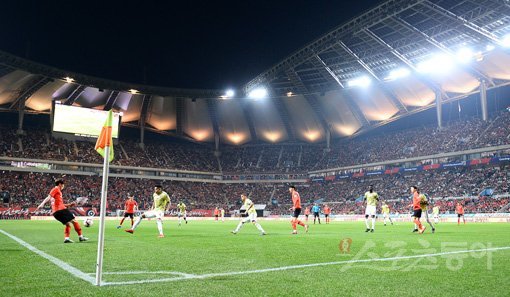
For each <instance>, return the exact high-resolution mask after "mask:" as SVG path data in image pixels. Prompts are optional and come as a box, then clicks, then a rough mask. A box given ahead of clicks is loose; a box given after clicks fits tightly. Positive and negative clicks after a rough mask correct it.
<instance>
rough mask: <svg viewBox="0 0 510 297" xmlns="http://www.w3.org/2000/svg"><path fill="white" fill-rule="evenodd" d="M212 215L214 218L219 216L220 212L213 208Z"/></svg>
mask: <svg viewBox="0 0 510 297" xmlns="http://www.w3.org/2000/svg"><path fill="white" fill-rule="evenodd" d="M214 215H215V216H219V215H220V210H219V209H217V208H215V209H214Z"/></svg>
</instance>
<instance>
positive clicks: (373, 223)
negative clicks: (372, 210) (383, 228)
mask: <svg viewBox="0 0 510 297" xmlns="http://www.w3.org/2000/svg"><path fill="white" fill-rule="evenodd" d="M372 229H375V218H372Z"/></svg>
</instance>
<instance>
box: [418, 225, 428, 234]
mask: <svg viewBox="0 0 510 297" xmlns="http://www.w3.org/2000/svg"><path fill="white" fill-rule="evenodd" d="M425 229H427V227H425V226H423V228H421V229H420V230H418V233H419V234H423V232H425Z"/></svg>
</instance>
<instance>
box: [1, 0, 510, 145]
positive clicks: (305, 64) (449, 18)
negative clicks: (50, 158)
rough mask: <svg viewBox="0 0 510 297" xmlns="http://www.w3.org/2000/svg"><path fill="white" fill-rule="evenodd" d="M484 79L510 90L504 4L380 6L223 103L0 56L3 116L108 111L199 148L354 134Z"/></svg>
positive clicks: (393, 0)
mask: <svg viewBox="0 0 510 297" xmlns="http://www.w3.org/2000/svg"><path fill="white" fill-rule="evenodd" d="M282 38H285V37H282ZM268 46H270V45H268ZM481 82H483V83H484V84H486V85H487V87H488V88H494V87H499V86H503V85H507V84H510V2H509V1H507V0H499V1H498V0H487V1H483V0H481V1H474V0H473V1H454V0H452V1H440V0H437V1H432V0H430V1H424V0H416V1H410V0H390V1H386V2H384V3H382V4H380V5H379V6H377V7H375V8H373V9H371V10H370V11H367V12H366V13H364V14H362V15H360V16H358V17H356V18H354V19H352V20H351V21H349V22H347V23H345V24H342V25H341V26H339V27H337V28H335V29H334V30H332V31H331V32H328V33H326V34H325V35H323V36H321V37H320V38H318V39H317V40H315V41H313V42H311V43H310V44H308V45H306V46H305V47H303V48H301V49H299V50H298V51H296V52H295V53H293V54H292V55H290V56H288V57H287V58H285V59H284V60H282V61H281V62H279V63H277V64H276V65H274V66H273V67H272V68H270V69H268V70H267V71H265V72H264V73H262V74H260V75H259V76H257V77H256V78H254V79H253V80H252V81H250V82H249V83H247V84H246V85H245V86H244V87H243V88H240V89H238V90H234V91H235V94H233V95H232V94H229V95H230V96H225V95H226V90H190V89H177V88H163V87H153V86H145V85H135V84H129V83H122V82H116V81H110V80H105V79H99V78H94V77H90V76H86V75H81V74H77V73H70V72H67V71H63V70H59V69H55V68H52V67H48V66H45V65H41V64H38V63H34V62H31V61H27V60H25V59H22V58H18V57H15V56H12V55H10V54H7V53H4V52H0V108H2V109H3V110H20V109H23V110H26V111H28V112H48V111H49V110H50V108H51V101H52V100H61V101H63V102H64V104H74V105H78V106H83V107H90V108H102V109H110V108H112V107H113V108H114V109H116V110H120V111H123V113H124V117H123V119H122V121H123V123H124V124H126V125H131V126H144V125H142V123H144V124H145V123H146V124H147V125H148V127H152V128H154V129H156V130H160V131H167V132H169V133H171V134H175V135H178V136H187V137H190V138H193V139H195V140H197V141H213V140H214V135H215V132H216V133H217V134H218V135H219V136H220V139H221V141H222V142H224V143H229V144H235V145H239V144H245V143H248V142H254V141H265V142H270V143H273V142H281V141H286V140H300V141H305V142H320V141H323V140H325V139H326V131H328V130H329V131H331V134H332V136H333V137H343V136H351V135H355V134H357V133H361V132H363V131H367V130H370V129H372V128H374V127H378V126H380V125H384V124H385V123H388V122H390V121H394V120H396V119H398V118H401V117H403V116H407V115H410V114H413V113H416V112H419V111H422V110H424V109H427V108H431V107H433V106H434V105H435V100H436V96H440V98H441V100H443V102H444V101H450V100H457V99H460V98H464V97H466V96H467V95H469V94H472V93H474V92H478V91H479V89H480V86H481ZM257 90H258V92H259V93H258V94H257V93H256V92H257ZM254 91H255V92H254ZM264 91H266V92H267V95H264ZM257 95H258V96H257ZM250 97H251V98H250ZM257 97H261V98H258V99H257Z"/></svg>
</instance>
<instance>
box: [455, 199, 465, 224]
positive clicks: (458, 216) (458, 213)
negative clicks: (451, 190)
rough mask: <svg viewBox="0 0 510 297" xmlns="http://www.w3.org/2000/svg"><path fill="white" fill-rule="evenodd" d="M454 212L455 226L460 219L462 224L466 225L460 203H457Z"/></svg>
mask: <svg viewBox="0 0 510 297" xmlns="http://www.w3.org/2000/svg"><path fill="white" fill-rule="evenodd" d="M455 212H456V213H457V225H460V217H462V220H463V221H464V224H466V218H465V217H464V207H462V204H460V202H457V207H456V209H455Z"/></svg>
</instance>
